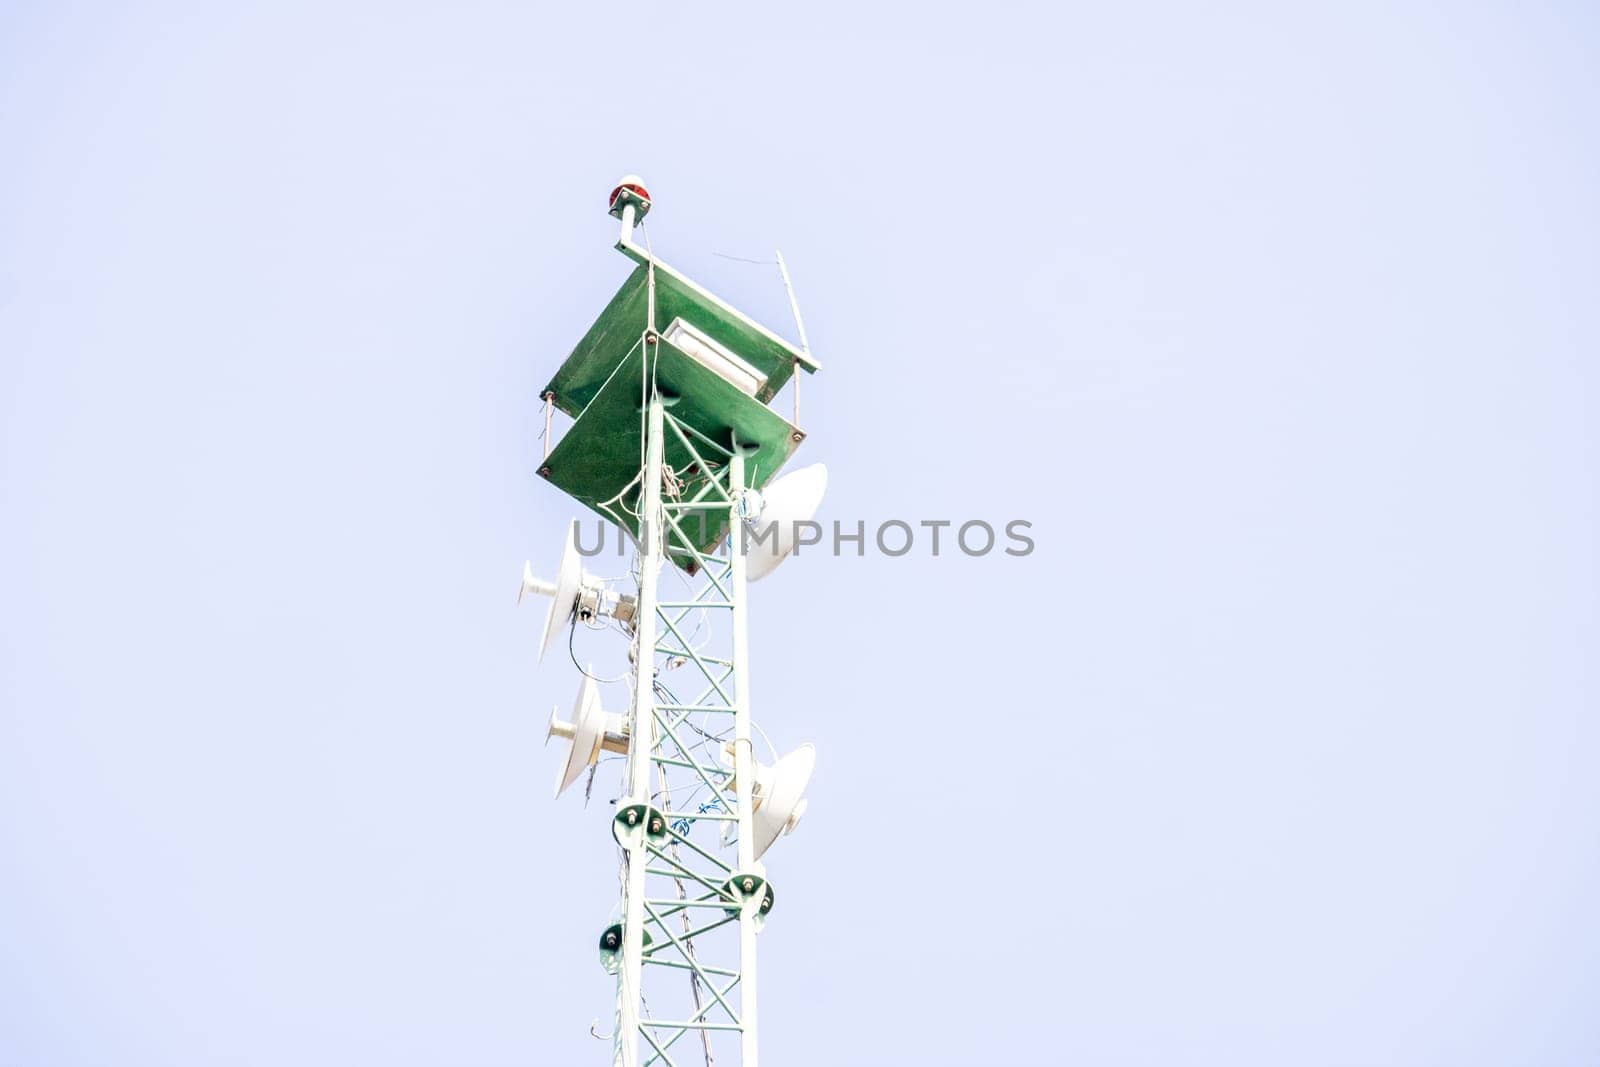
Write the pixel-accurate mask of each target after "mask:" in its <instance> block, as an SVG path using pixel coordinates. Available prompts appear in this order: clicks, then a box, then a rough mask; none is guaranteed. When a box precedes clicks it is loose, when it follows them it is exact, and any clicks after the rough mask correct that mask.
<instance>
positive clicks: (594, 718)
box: [544, 674, 627, 796]
mask: <svg viewBox="0 0 1600 1067" xmlns="http://www.w3.org/2000/svg"><path fill="white" fill-rule="evenodd" d="M560 710H561V709H559V708H552V709H551V711H550V728H549V730H547V731H546V732H545V735H544V740H545V744H547V745H548V744H549V743H550V739H551V738H552V737H559V738H562V739H563V740H565V741H568V742H570V743H571V745H570V747H569V748H568V749H567V757H566V759H564V760H562V761H561V765H560V766H559V767H557V768H556V791H555V795H556V796H560V795H561V794H562V793H563V792H564V791H565V790H566V788H567V787H568V786H570V785H571V784H572V783H573V782H576V781H577V780H578V779H579V778H581V777H582V776H583V772H584V771H586V770H588V769H589V768H590V767H591V766H593V765H594V763H595V761H596V760H598V759H599V758H600V750H601V749H602V748H609V749H613V750H614V749H617V748H619V747H620V749H621V751H623V752H626V751H627V741H626V739H625V738H623V736H622V716H621V715H608V714H606V711H605V709H604V708H603V707H601V706H600V691H599V689H598V688H596V686H595V684H594V679H593V678H591V677H589V676H588V675H587V674H585V675H584V676H583V682H582V684H581V685H579V686H578V698H577V700H575V701H573V703H572V721H571V722H563V721H562V720H561V719H560V718H558V717H557V716H558V715H559V713H560ZM608 734H609V735H610V736H609V737H608V736H607V735H608Z"/></svg>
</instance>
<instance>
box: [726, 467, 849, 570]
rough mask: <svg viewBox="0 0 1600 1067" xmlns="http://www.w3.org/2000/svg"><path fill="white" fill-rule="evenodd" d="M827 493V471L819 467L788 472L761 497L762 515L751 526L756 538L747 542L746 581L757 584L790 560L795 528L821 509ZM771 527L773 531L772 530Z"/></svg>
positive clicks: (825, 468)
mask: <svg viewBox="0 0 1600 1067" xmlns="http://www.w3.org/2000/svg"><path fill="white" fill-rule="evenodd" d="M827 489H828V468H827V467H826V466H824V465H823V464H821V463H813V464H812V465H811V466H809V467H801V468H800V469H799V470H797V471H790V472H789V473H788V474H785V475H784V476H783V477H782V478H779V479H778V480H777V481H775V482H773V483H772V484H771V485H769V486H767V488H766V490H765V491H764V492H762V494H761V502H762V503H761V515H760V518H758V519H756V520H755V521H754V522H753V523H752V525H754V527H755V529H756V537H760V538H761V539H762V540H761V543H760V544H757V543H756V537H752V538H750V539H749V541H748V547H749V552H748V554H747V556H746V563H745V572H744V573H745V577H746V578H747V579H748V580H749V581H752V582H759V581H760V580H761V579H763V578H765V577H766V576H767V575H769V574H771V573H772V572H773V571H774V570H776V569H777V568H778V564H780V563H782V562H783V561H784V560H786V559H788V558H789V555H790V553H792V552H793V551H794V549H795V543H794V535H795V524H796V523H800V522H809V521H810V520H811V518H812V517H813V516H814V515H816V513H817V508H819V507H821V506H822V494H823V493H825V492H827ZM774 527H775V528H776V529H774Z"/></svg>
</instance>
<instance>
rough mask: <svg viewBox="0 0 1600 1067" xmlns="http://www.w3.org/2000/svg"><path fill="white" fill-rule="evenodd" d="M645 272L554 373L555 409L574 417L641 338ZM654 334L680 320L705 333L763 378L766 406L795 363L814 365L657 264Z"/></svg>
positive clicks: (634, 276)
mask: <svg viewBox="0 0 1600 1067" xmlns="http://www.w3.org/2000/svg"><path fill="white" fill-rule="evenodd" d="M649 273H650V271H649V268H648V267H647V266H644V265H641V266H638V267H636V268H634V270H633V273H631V274H629V275H628V277H627V280H626V281H624V282H623V283H622V288H620V289H618V290H617V293H616V295H615V296H613V297H612V298H611V302H610V303H608V304H607V305H606V307H605V310H604V311H602V312H601V313H600V317H599V318H598V319H596V320H595V322H594V325H593V326H590V327H589V332H587V333H585V334H584V335H583V339H582V340H580V341H579V342H578V344H577V347H575V348H574V349H573V350H572V354H571V355H569V356H568V357H567V360H566V362H565V363H563V364H562V365H561V369H560V370H558V371H557V372H556V375H555V377H554V378H552V379H550V384H549V385H547V386H545V390H544V391H545V392H549V393H554V394H555V404H556V407H558V408H560V409H561V410H562V411H564V412H565V413H567V414H568V415H572V416H574V417H575V416H577V414H578V413H579V412H581V411H582V410H583V409H584V408H586V407H587V406H588V405H589V403H590V401H591V400H593V399H594V396H595V394H596V393H597V392H599V390H600V387H601V386H602V385H604V384H605V382H606V380H607V379H608V378H609V377H610V376H611V374H612V372H613V371H615V370H616V368H617V366H618V364H620V363H621V362H622V360H623V358H624V357H625V356H626V355H627V354H628V352H629V350H630V349H632V348H633V347H634V346H635V345H637V344H638V343H639V340H640V338H641V337H642V336H643V335H644V330H645V325H646V322H647V320H648V317H649V312H648V302H649ZM655 275H656V329H657V330H665V329H666V328H667V327H668V326H669V325H670V324H671V323H672V320H673V319H676V318H682V319H683V320H684V321H685V322H687V323H688V324H689V325H691V326H694V327H696V328H697V329H699V330H702V331H704V332H705V333H706V334H708V335H709V336H710V337H711V338H712V339H713V340H715V341H717V342H718V343H719V344H721V345H723V346H724V347H726V348H727V349H729V350H730V351H732V352H733V353H734V354H736V355H737V356H738V357H739V358H740V359H743V360H744V361H745V362H746V363H749V364H750V365H751V366H752V367H754V368H755V369H756V370H757V371H758V372H760V373H761V374H762V375H763V376H764V377H765V378H766V383H765V385H764V386H763V387H762V389H761V390H760V392H759V393H758V394H757V399H758V400H760V401H761V402H762V403H763V404H765V403H767V402H769V401H770V400H771V399H772V398H773V397H774V396H776V395H777V394H778V391H779V390H780V389H782V388H783V386H784V383H786V382H787V381H788V380H789V377H790V376H791V375H792V374H793V373H794V367H795V363H796V361H799V363H800V364H801V365H802V366H804V367H806V369H807V370H808V371H810V370H812V369H813V368H814V367H815V363H814V361H812V360H811V359H810V357H808V356H807V355H805V353H803V352H801V351H800V350H799V349H798V348H796V347H795V346H794V345H791V344H790V343H789V342H787V341H785V340H784V339H783V338H781V337H778V336H777V335H776V334H774V333H772V332H771V331H769V330H767V329H765V328H764V327H762V326H760V325H759V324H757V323H755V322H754V321H752V320H750V319H748V318H746V317H745V316H744V315H742V314H740V313H739V312H738V311H736V310H735V309H733V308H731V307H729V306H728V305H727V304H724V303H723V302H722V301H721V300H718V299H717V298H716V297H715V296H713V295H712V294H710V293H709V292H707V291H705V290H704V289H701V288H700V287H699V286H697V285H695V284H694V283H693V282H691V281H689V279H687V278H685V277H684V276H683V275H681V274H679V273H678V272H676V271H675V270H673V269H672V268H670V267H668V266H666V265H665V264H663V263H661V262H659V261H658V262H657V263H656V270H655Z"/></svg>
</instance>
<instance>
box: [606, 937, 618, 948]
mask: <svg viewBox="0 0 1600 1067" xmlns="http://www.w3.org/2000/svg"><path fill="white" fill-rule="evenodd" d="M616 947H617V935H616V934H607V935H606V948H616Z"/></svg>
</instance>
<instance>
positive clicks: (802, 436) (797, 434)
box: [789, 430, 806, 444]
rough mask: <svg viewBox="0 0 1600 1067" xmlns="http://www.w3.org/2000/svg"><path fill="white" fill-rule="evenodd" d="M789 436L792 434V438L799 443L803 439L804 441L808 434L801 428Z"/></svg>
mask: <svg viewBox="0 0 1600 1067" xmlns="http://www.w3.org/2000/svg"><path fill="white" fill-rule="evenodd" d="M789 436H790V438H792V439H793V440H794V443H795V444H799V443H800V442H801V441H804V440H805V439H806V435H805V434H803V433H801V432H800V431H799V430H796V431H795V432H794V433H792V434H790V435H789Z"/></svg>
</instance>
